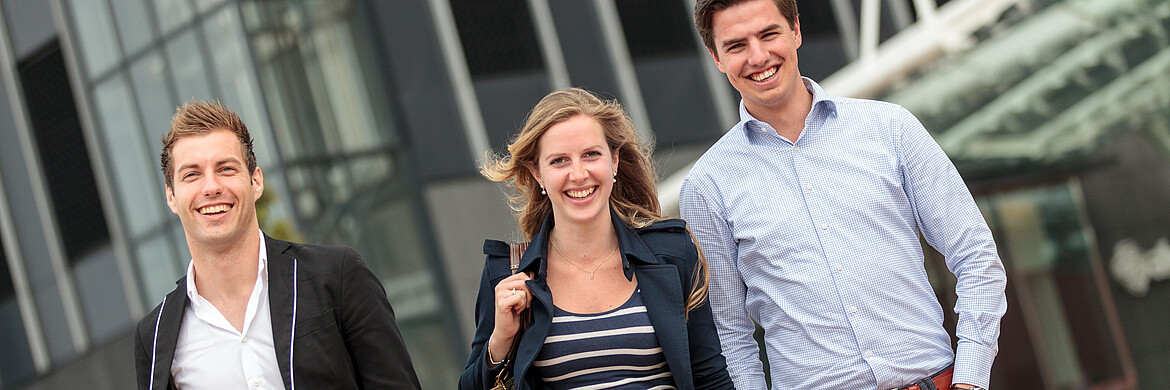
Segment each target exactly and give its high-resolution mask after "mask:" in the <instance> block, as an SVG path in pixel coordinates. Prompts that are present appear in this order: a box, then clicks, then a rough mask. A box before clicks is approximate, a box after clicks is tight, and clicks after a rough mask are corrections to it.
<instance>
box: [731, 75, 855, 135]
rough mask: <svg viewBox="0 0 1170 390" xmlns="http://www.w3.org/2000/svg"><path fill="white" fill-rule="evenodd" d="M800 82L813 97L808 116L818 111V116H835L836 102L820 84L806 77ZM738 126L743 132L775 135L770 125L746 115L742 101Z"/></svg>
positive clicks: (774, 130) (748, 114) (740, 101)
mask: <svg viewBox="0 0 1170 390" xmlns="http://www.w3.org/2000/svg"><path fill="white" fill-rule="evenodd" d="M800 80H801V81H802V82H804V89H805V90H807V91H808V92H809V93H812V95H813V101H812V110H811V112H810V113H809V115H814V114H816V113H819V112H820V111H818V110H824V113H823V114H820V115H831V116H837V102H835V101H833V99H832V97H831V96H829V94H827V93H825V90H824V89H823V88H821V85H820V84H817V82H816V81H813V80H812V79H810V78H808V77H803V76H802V77H801V78H800ZM739 125H740V127H742V128H743V129H744V130H751V131H756V132H761V133H772V134H775V133H776V129H774V128H772V125H769V124H768V123H766V122H764V121H761V120H759V119H756V117H754V116H752V114H750V113H748V110H747V106H745V105H744V104H743V99H740V100H739Z"/></svg>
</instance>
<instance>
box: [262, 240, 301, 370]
mask: <svg viewBox="0 0 1170 390" xmlns="http://www.w3.org/2000/svg"><path fill="white" fill-rule="evenodd" d="M264 239H265V245H266V246H267V247H268V311H269V313H271V314H272V346H273V348H275V349H276V365H277V366H279V367H280V376H281V378H282V379H284V387H285V388H286V389H287V388H290V387H291V383H292V382H291V375H292V372H291V370H292V355H291V354H290V349H291V348H289V347H290V346H291V345H292V322H293V304H294V303H295V302H294V301H293V278H294V277H295V275H294V273H293V265H294V264H293V263H294V262H295V261H296V259H294V258H292V257H291V256H288V255H286V254H284V251H285V250H287V249H288V248H289V243H288V242H285V241H280V240H276V239H273V238H271V237H268V235H264Z"/></svg>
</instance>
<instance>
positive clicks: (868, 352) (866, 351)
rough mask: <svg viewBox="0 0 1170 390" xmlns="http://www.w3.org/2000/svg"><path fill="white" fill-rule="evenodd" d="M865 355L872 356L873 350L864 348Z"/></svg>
mask: <svg viewBox="0 0 1170 390" xmlns="http://www.w3.org/2000/svg"><path fill="white" fill-rule="evenodd" d="M865 357H873V351H870V350H868V349H867V350H865Z"/></svg>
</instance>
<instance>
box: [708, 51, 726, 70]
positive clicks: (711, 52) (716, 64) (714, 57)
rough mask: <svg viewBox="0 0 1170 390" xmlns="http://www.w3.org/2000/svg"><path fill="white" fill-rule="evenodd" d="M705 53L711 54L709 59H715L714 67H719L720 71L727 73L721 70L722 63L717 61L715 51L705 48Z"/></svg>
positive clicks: (717, 56)
mask: <svg viewBox="0 0 1170 390" xmlns="http://www.w3.org/2000/svg"><path fill="white" fill-rule="evenodd" d="M707 54H710V55H711V59H712V60H714V61H715V67H716V68H719V71H720V72H723V73H727V71H726V70H723V63H722V62H719V55H718V54H715V51H713V50H711V49H707Z"/></svg>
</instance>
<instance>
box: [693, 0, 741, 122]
mask: <svg viewBox="0 0 1170 390" xmlns="http://www.w3.org/2000/svg"><path fill="white" fill-rule="evenodd" d="M682 3H683V6H685V7H687V15H690V14H691V12H692V11H694V9H695V0H683V1H682ZM691 36H692V37H693V38H694V40H695V42H696V43H697V44H698V45H697V46H698V48H699V63H700V64H702V65H701V67H702V68H703V76H704V77H703V79H704V81H706V83H707V89H709V90H711V102H712V103H713V104H714V109H715V114H716V115H717V116H718V118H719V125H720V126H724V127H723V128H722V129H720V132H724V131H727V130H729V129H731V125H732V124H733V123H736V122H739V109H738V108H737V106H736V105H735V104H733V103H732V102H734V101H735V97H734V96H735V95H733V94H732V93H731V84H728V83H727V78H726V77H724V76H723V72H720V71H719V67H717V66H715V62H714V58H713V57H712V54H711V52H710V51H708V50H707V44H706V43H703V37H701V36H699V30H698V29H691Z"/></svg>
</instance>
